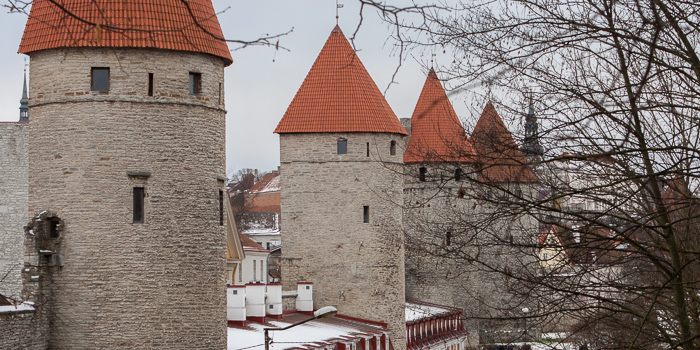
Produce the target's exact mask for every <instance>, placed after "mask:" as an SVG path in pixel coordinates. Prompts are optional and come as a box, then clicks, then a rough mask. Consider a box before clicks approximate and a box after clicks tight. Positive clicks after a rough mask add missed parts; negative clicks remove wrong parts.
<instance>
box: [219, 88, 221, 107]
mask: <svg viewBox="0 0 700 350" xmlns="http://www.w3.org/2000/svg"><path fill="white" fill-rule="evenodd" d="M219 104H221V83H219Z"/></svg>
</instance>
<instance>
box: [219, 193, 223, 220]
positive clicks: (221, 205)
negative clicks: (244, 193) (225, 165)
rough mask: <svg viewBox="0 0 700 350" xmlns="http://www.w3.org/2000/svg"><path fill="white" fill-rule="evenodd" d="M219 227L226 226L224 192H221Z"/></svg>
mask: <svg viewBox="0 0 700 350" xmlns="http://www.w3.org/2000/svg"><path fill="white" fill-rule="evenodd" d="M219 225H221V226H223V225H224V191H222V190H219Z"/></svg>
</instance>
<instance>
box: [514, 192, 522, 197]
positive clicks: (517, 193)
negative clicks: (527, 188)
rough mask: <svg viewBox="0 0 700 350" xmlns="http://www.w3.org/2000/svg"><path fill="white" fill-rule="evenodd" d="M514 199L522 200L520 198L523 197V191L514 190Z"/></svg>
mask: <svg viewBox="0 0 700 350" xmlns="http://www.w3.org/2000/svg"><path fill="white" fill-rule="evenodd" d="M515 197H517V198H522V197H523V191H521V190H515Z"/></svg>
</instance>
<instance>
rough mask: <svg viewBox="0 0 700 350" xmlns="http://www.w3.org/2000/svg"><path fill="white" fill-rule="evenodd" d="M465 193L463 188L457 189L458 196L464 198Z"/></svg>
mask: <svg viewBox="0 0 700 350" xmlns="http://www.w3.org/2000/svg"><path fill="white" fill-rule="evenodd" d="M465 194H467V191H466V190H464V189H463V188H460V189H459V191H457V197H459V198H464V195H465Z"/></svg>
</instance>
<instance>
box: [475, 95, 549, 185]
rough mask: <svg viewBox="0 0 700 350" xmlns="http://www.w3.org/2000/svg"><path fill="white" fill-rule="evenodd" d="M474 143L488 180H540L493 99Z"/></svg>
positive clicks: (482, 117)
mask: <svg viewBox="0 0 700 350" xmlns="http://www.w3.org/2000/svg"><path fill="white" fill-rule="evenodd" d="M471 142H472V146H473V147H474V151H475V153H476V162H477V164H478V166H477V167H478V168H480V170H481V176H482V178H483V180H484V181H488V182H534V181H537V176H535V173H533V172H532V170H530V168H529V167H528V166H527V165H525V163H526V160H525V156H523V154H522V152H520V150H519V149H518V146H517V145H516V144H515V140H513V136H512V135H511V134H510V131H508V128H507V127H506V125H505V124H504V123H503V120H502V119H501V117H500V116H499V115H498V112H496V108H494V106H493V104H492V103H491V102H489V103H488V104H487V105H486V107H484V111H483V112H481V117H479V121H477V123H476V126H475V127H474V132H472V136H471Z"/></svg>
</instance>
